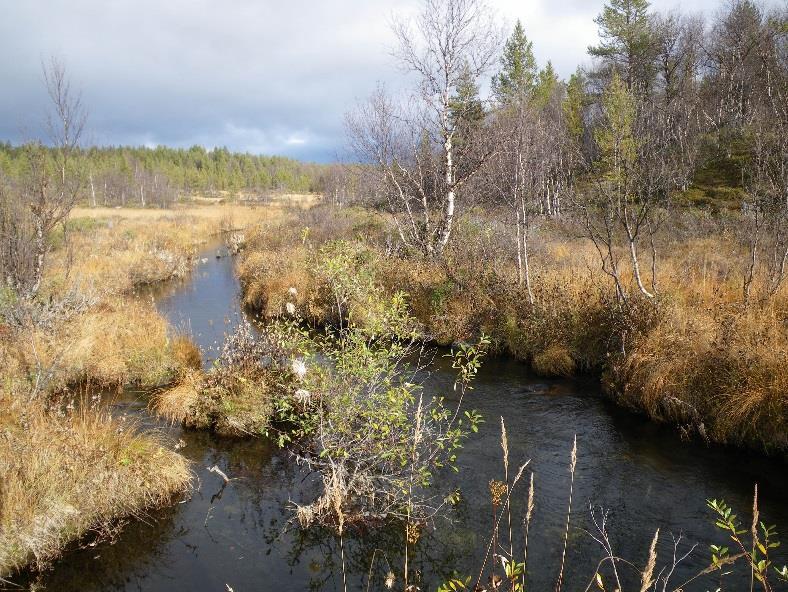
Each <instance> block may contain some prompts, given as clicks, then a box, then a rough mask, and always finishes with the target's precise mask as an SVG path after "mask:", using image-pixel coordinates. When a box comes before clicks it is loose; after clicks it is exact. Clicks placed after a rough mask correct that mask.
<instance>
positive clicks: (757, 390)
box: [610, 305, 788, 449]
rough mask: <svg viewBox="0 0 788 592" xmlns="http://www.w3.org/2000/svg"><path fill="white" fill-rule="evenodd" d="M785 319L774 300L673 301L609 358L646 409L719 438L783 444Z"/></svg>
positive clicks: (786, 434)
mask: <svg viewBox="0 0 788 592" xmlns="http://www.w3.org/2000/svg"><path fill="white" fill-rule="evenodd" d="M786 343H788V327H787V326H786V324H785V320H784V319H783V318H782V316H781V314H780V313H779V312H778V310H777V309H776V308H774V307H766V308H762V309H760V310H744V309H741V308H731V307H725V306H723V305H721V306H720V308H717V309H707V310H698V309H689V308H684V307H683V306H674V307H671V308H669V309H667V310H666V311H665V313H664V314H663V316H662V318H661V319H660V321H659V323H658V324H657V325H656V326H655V327H654V328H653V329H652V330H650V331H647V332H645V333H644V334H643V335H641V336H639V337H638V338H637V339H636V340H635V341H634V343H633V345H632V347H631V348H630V350H629V351H628V352H627V355H626V356H624V357H623V358H620V359H619V360H618V361H617V362H616V363H614V364H613V365H611V369H610V376H611V378H612V385H613V388H614V389H615V391H616V392H618V393H620V397H621V399H622V400H623V401H624V402H626V403H627V404H629V405H632V406H635V407H638V408H642V409H644V410H645V411H646V412H647V413H648V414H649V415H650V416H651V417H653V418H655V419H658V420H661V421H671V422H674V423H679V424H682V425H685V426H687V427H689V428H691V429H695V430H699V431H700V432H701V434H703V435H704V436H706V437H708V438H710V439H712V440H715V441H720V442H733V443H739V444H742V443H744V444H749V445H757V446H760V447H764V448H776V449H785V448H788V372H786V368H788V348H786Z"/></svg>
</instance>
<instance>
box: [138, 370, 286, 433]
mask: <svg viewBox="0 0 788 592" xmlns="http://www.w3.org/2000/svg"><path fill="white" fill-rule="evenodd" d="M276 388H277V385H276V384H275V380H274V379H273V377H272V376H271V375H270V373H268V372H265V371H255V372H249V371H243V370H241V369H238V368H227V369H214V370H212V372H211V373H208V374H206V373H203V372H201V371H189V372H186V373H184V375H183V376H181V378H180V379H179V380H178V382H177V383H176V384H175V385H174V386H172V387H170V388H167V389H165V390H162V391H160V392H158V393H156V394H155V395H154V396H153V397H152V399H151V404H150V408H151V411H152V412H153V413H155V414H156V415H159V416H160V417H163V418H165V419H166V420H168V421H170V422H172V423H180V424H182V425H183V426H185V427H187V428H194V429H203V430H211V431H212V432H214V433H216V434H219V435H221V436H234V437H236V436H240V437H242V436H261V435H264V434H265V433H266V430H267V429H268V427H269V423H270V420H271V415H272V413H273V396H272V393H273V391H274V390H275V389H276Z"/></svg>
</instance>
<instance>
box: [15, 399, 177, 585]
mask: <svg viewBox="0 0 788 592" xmlns="http://www.w3.org/2000/svg"><path fill="white" fill-rule="evenodd" d="M4 404H5V406H6V415H5V417H4V419H5V421H4V424H3V425H4V429H3V432H2V435H1V436H0V478H1V481H0V482H2V488H0V577H8V576H10V575H12V574H13V573H15V572H16V571H18V570H20V569H22V568H25V567H28V566H32V567H34V568H37V569H40V568H42V567H44V566H46V565H47V564H48V563H49V562H50V561H52V560H53V559H55V558H57V557H58V556H59V555H60V554H61V553H62V552H63V550H64V549H65V548H66V547H67V546H68V545H70V544H71V543H73V542H75V541H79V540H81V539H83V538H84V537H86V536H88V535H89V534H90V535H93V536H96V535H97V536H99V537H102V536H106V535H109V534H111V533H112V531H113V529H114V528H115V527H116V526H117V524H118V523H119V522H120V521H122V520H124V519H127V518H129V517H132V516H140V515H142V514H144V513H145V512H147V511H149V510H151V509H153V508H157V507H161V506H164V505H167V504H169V503H170V502H171V500H172V499H173V498H174V497H176V496H178V495H181V494H183V493H184V492H185V491H186V490H187V488H188V487H189V483H190V481H191V473H190V470H189V467H188V464H187V461H186V460H185V459H184V458H183V457H182V456H180V455H179V454H177V453H175V452H172V451H171V450H169V449H167V448H166V446H165V445H164V444H163V442H162V441H161V439H160V438H159V437H157V436H156V435H154V434H150V433H148V434H140V433H137V431H136V430H135V428H134V426H133V425H131V424H130V423H129V422H126V421H121V420H116V419H112V418H111V417H109V415H107V414H104V413H98V412H95V411H85V412H75V413H72V414H70V415H66V416H57V415H53V414H51V413H46V412H44V411H42V410H40V409H38V408H37V407H31V406H30V405H28V406H26V408H25V409H24V411H22V412H20V410H18V409H13V410H9V409H8V405H9V401H8V400H5V401H4ZM11 405H13V404H11ZM10 416H13V417H14V421H9V419H10Z"/></svg>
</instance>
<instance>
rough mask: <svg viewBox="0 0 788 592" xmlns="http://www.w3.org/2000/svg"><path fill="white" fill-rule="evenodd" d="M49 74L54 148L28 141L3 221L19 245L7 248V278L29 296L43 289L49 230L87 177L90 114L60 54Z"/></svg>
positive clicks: (7, 237)
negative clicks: (82, 148) (83, 143)
mask: <svg viewBox="0 0 788 592" xmlns="http://www.w3.org/2000/svg"><path fill="white" fill-rule="evenodd" d="M43 74H44V85H45V88H46V91H47V95H48V97H49V102H50V112H49V113H48V115H47V117H46V119H45V130H46V134H47V136H48V141H49V144H50V146H51V147H52V149H51V150H48V149H47V147H46V146H45V145H44V144H43V143H41V142H33V143H30V144H28V145H27V146H25V151H26V152H27V162H28V166H27V170H26V172H25V174H24V175H23V176H22V179H21V180H20V181H19V182H18V183H17V184H16V186H14V187H12V188H11V189H9V188H8V187H6V190H5V193H6V198H5V199H4V200H3V201H4V207H3V209H4V211H5V212H6V213H8V212H11V213H10V214H8V215H9V216H10V217H9V218H8V219H7V220H6V221H4V222H3V223H2V224H0V226H2V228H0V231H1V232H2V234H3V236H2V240H3V242H4V244H5V245H16V247H13V246H12V247H11V248H9V249H7V250H6V251H7V252H5V253H4V254H3V272H4V276H5V277H4V278H3V279H4V280H5V282H6V284H7V285H9V287H11V288H12V289H13V290H14V291H15V292H16V293H17V294H18V295H19V296H22V297H23V298H34V297H35V296H36V295H37V294H38V291H39V289H40V287H41V281H42V279H43V276H44V267H45V264H46V258H47V254H48V253H49V248H50V245H49V235H50V233H51V232H52V230H54V229H55V227H56V226H57V225H58V224H59V223H61V222H62V221H64V220H65V219H66V218H67V217H68V214H69V212H70V211H71V209H72V208H73V207H74V205H75V203H76V201H77V197H78V194H79V190H80V187H81V183H82V175H81V173H80V170H79V162H78V150H79V142H80V138H81V137H82V134H83V131H84V129H85V122H86V118H87V115H86V111H85V109H84V107H83V105H82V100H81V97H80V95H79V93H78V92H76V91H74V90H73V89H72V87H71V83H70V81H69V79H68V77H67V75H66V70H65V67H64V66H63V64H62V63H60V62H59V61H58V60H56V59H54V58H53V59H52V60H51V61H50V62H49V64H46V65H45V66H44V67H43ZM9 192H11V193H9ZM11 197H13V201H14V203H13V205H11Z"/></svg>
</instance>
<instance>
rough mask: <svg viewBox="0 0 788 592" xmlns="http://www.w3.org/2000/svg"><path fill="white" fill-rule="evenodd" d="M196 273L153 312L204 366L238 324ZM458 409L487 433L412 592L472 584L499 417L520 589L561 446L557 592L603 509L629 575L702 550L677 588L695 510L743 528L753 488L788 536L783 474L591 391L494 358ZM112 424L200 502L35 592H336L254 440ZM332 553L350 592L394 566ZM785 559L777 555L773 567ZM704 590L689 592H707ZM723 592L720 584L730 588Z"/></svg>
mask: <svg viewBox="0 0 788 592" xmlns="http://www.w3.org/2000/svg"><path fill="white" fill-rule="evenodd" d="M206 259H207V261H205V262H204V263H203V262H200V263H198V265H197V267H196V268H195V270H194V273H193V274H192V275H191V276H190V279H187V280H186V281H184V282H180V283H173V284H170V285H169V286H167V287H166V289H165V290H164V291H163V292H162V293H161V294H160V295H159V296H158V297H157V306H158V310H159V311H160V313H161V314H163V315H164V316H165V317H166V318H167V319H168V321H169V322H170V324H171V325H172V326H174V327H176V328H181V329H183V328H187V327H190V328H191V331H192V335H193V336H194V338H195V340H196V341H197V342H198V343H199V345H200V346H201V348H202V349H203V350H204V351H205V352H206V356H205V362H206V363H208V364H210V363H211V360H212V358H213V357H214V356H215V353H211V352H212V351H214V352H215V349H214V350H212V346H213V345H214V343H215V341H216V340H218V339H219V338H220V337H221V336H222V335H223V334H224V333H230V332H232V330H233V327H234V325H235V324H237V323H238V322H241V321H242V320H244V312H243V310H242V308H241V306H240V302H239V299H238V298H237V297H238V296H239V295H240V289H241V288H240V285H239V284H238V280H237V278H236V277H235V275H234V274H233V260H232V259H231V258H228V257H223V258H220V259H216V258H215V257H211V258H206ZM447 364H448V360H447V359H445V358H442V357H440V356H437V357H435V365H434V366H432V367H431V369H430V371H429V373H428V375H427V376H426V378H425V381H424V387H425V390H427V391H429V392H435V393H438V392H440V393H449V394H450V393H451V392H452V388H451V385H452V383H453V381H454V377H455V375H454V372H453V370H452V369H451V368H450V367H449V366H448V365H447ZM468 405H469V406H472V407H476V408H478V409H479V410H480V411H481V413H482V414H483V415H484V417H485V418H486V420H487V421H486V422H485V423H483V424H481V426H480V428H479V433H478V434H476V435H475V436H474V437H473V438H471V439H470V440H469V441H468V442H467V443H466V445H465V448H464V450H463V451H462V452H461V454H460V457H459V469H460V471H459V473H458V474H456V475H455V474H454V473H452V472H451V471H446V472H445V473H442V474H441V475H440V476H439V478H438V480H437V481H436V484H435V487H436V489H439V490H441V491H451V490H453V489H455V488H459V490H460V493H461V501H460V503H459V504H458V505H457V506H456V507H455V508H453V509H452V510H451V511H450V512H449V513H448V514H447V516H446V517H445V518H444V519H441V520H438V521H436V522H435V524H433V525H431V526H430V528H429V529H427V531H426V532H425V534H424V536H423V537H422V538H421V539H420V540H419V542H418V543H417V544H416V545H414V546H413V547H412V548H411V557H410V560H411V562H412V563H411V565H412V567H413V569H414V570H418V571H420V572H421V574H422V580H421V583H420V587H421V588H422V590H434V589H436V588H437V586H438V585H439V584H440V583H441V582H443V581H445V579H446V578H447V577H449V576H450V575H451V573H452V571H453V570H457V571H460V572H465V573H475V572H476V571H477V570H478V568H479V564H480V561H481V557H482V554H483V547H484V545H485V544H486V542H487V537H488V535H489V531H490V524H489V522H490V518H489V513H490V507H489V493H488V491H487V488H488V481H489V480H490V479H492V478H501V477H502V473H503V466H502V464H501V452H500V441H499V437H500V433H499V426H498V421H499V419H498V418H499V417H505V418H506V422H507V427H508V433H509V447H510V455H511V458H512V463H515V464H516V463H519V462H522V461H524V460H526V459H528V458H530V459H531V468H532V469H533V472H534V476H535V477H534V478H535V487H536V498H535V513H534V520H533V530H532V531H531V538H532V539H533V540H535V541H538V544H535V545H533V546H532V550H531V552H530V556H531V557H532V562H531V564H530V565H531V568H530V570H529V575H528V578H529V579H528V585H529V587H530V588H531V589H534V590H542V589H551V587H552V584H553V583H554V579H555V576H556V573H557V569H558V562H559V560H560V554H561V533H562V529H563V521H564V519H565V512H566V503H567V495H568V490H567V485H568V468H569V467H568V465H569V452H570V449H571V447H572V438H573V436H574V435H575V434H578V449H579V453H578V464H577V474H576V490H575V512H576V514H575V517H573V521H572V529H571V537H570V542H569V552H568V553H569V554H568V558H567V565H568V566H569V570H568V572H567V574H566V580H565V585H566V586H567V589H577V588H584V587H585V585H586V584H587V583H588V578H590V577H591V576H592V575H593V572H594V569H595V566H596V562H597V561H598V558H599V550H598V548H597V547H596V546H595V543H593V541H592V540H591V539H590V538H589V537H588V535H587V534H584V533H583V531H582V529H584V528H593V524H592V523H591V515H590V513H589V505H593V506H595V507H598V506H603V507H605V508H609V509H611V510H612V512H613V513H612V517H611V522H610V525H609V529H610V531H611V533H612V535H613V537H614V540H615V544H616V547H617V548H618V549H620V550H621V552H622V554H624V553H625V554H626V556H628V557H633V558H638V559H640V561H641V562H643V561H645V558H646V555H647V550H648V546H649V543H650V541H651V538H652V536H653V530H654V529H655V528H656V527H657V526H660V527H661V528H662V531H663V532H664V533H665V536H664V538H661V539H660V541H659V544H658V547H657V550H658V553H659V556H660V558H667V557H669V556H670V554H671V553H672V550H673V549H672V542H671V539H670V536H669V534H668V533H670V532H672V533H674V534H675V535H676V536H678V535H679V533H681V534H682V536H683V537H684V538H683V541H686V546H683V545H684V544H685V543H682V546H681V547H680V548H681V549H685V550H689V548H690V546H691V545H692V544H694V543H700V546H699V547H697V549H696V550H695V552H693V553H692V554H691V556H690V558H689V560H688V562H687V563H684V564H682V565H681V566H680V567H679V573H678V574H677V581H680V580H681V578H683V577H685V576H686V577H689V575H691V574H694V573H695V572H696V571H698V570H699V569H702V568H703V567H705V566H706V565H708V549H707V547H706V545H707V544H709V543H718V544H719V543H721V542H724V535H722V534H720V533H719V532H718V531H717V530H716V529H715V527H714V524H713V516H712V514H711V513H710V511H709V510H708V508H706V506H705V499H706V498H724V499H725V500H726V501H727V502H728V503H729V504H730V505H732V506H733V507H735V508H737V509H739V510H740V511H741V512H742V513H746V509H747V508H749V507H750V506H751V505H752V486H753V484H754V483H755V482H757V483H759V486H760V494H761V512H762V515H763V516H764V517H766V519H767V520H769V521H770V523H774V524H776V525H777V527H778V530H779V531H781V532H782V531H785V530H786V528H788V515H786V514H785V511H786V508H785V504H784V503H783V500H784V499H786V497H787V496H788V482H786V481H785V477H784V475H785V471H784V466H783V464H782V463H781V462H778V461H775V460H769V459H767V458H758V457H755V458H754V457H753V456H752V455H750V454H748V453H745V452H736V451H731V450H723V449H720V448H716V447H714V448H709V447H706V446H703V445H699V444H697V443H692V442H685V441H682V440H681V439H680V438H679V437H678V435H677V434H676V433H675V432H674V431H673V430H671V429H669V428H666V427H660V426H659V425H656V424H654V423H653V422H650V421H648V420H646V419H645V418H642V417H639V416H636V415H632V414H631V413H628V412H626V411H623V410H621V409H620V408H619V407H617V406H615V405H612V404H611V403H610V402H609V401H608V400H607V399H606V398H604V397H603V396H601V393H600V392H599V390H598V387H597V386H596V385H595V384H594V382H593V381H587V380H583V379H576V378H575V379H566V378H542V377H538V376H535V375H534V374H533V373H531V372H530V371H529V370H528V368H527V366H526V365H524V364H522V363H521V362H517V361H514V360H511V359H505V358H496V359H491V360H488V361H487V362H486V363H485V365H484V366H483V367H482V369H481V371H480V373H479V376H478V379H477V381H476V383H475V389H474V390H473V391H472V392H471V393H470V394H469V399H468ZM114 409H115V413H116V414H123V413H128V414H131V415H134V416H135V417H137V418H139V421H141V422H142V424H143V425H145V426H147V427H148V428H156V429H160V430H164V431H166V433H167V435H168V436H169V437H170V438H171V439H173V440H181V441H182V443H183V444H184V445H185V446H183V448H182V449H181V451H180V452H181V454H183V455H184V456H185V457H186V458H188V459H189V460H190V462H191V466H192V467H193V469H194V471H195V473H196V476H197V482H198V483H200V486H199V489H198V491H197V492H196V493H195V494H194V495H192V496H191V497H190V498H189V499H188V500H187V501H186V502H185V503H182V504H178V505H177V506H176V507H174V508H172V509H165V510H163V511H161V512H157V513H156V514H155V515H154V516H153V518H154V519H153V520H148V521H144V522H135V523H132V524H129V525H128V526H127V527H126V528H125V529H124V530H123V531H122V532H121V533H120V534H119V535H118V536H117V538H116V539H115V540H114V544H112V545H108V544H104V545H100V546H98V547H92V548H89V549H84V550H81V551H77V552H76V553H73V554H70V555H69V556H68V557H66V558H65V559H63V560H61V561H58V562H56V563H55V564H54V566H53V569H52V570H51V571H50V572H47V573H46V574H44V576H43V578H42V580H41V583H42V584H44V585H45V586H46V587H47V588H48V589H53V590H55V589H56V590H62V591H63V592H70V591H75V592H76V591H77V590H80V591H91V590H96V591H98V590H102V591H104V590H113V591H124V592H127V591H128V592H131V591H132V590H138V589H144V590H146V591H150V592H159V591H162V592H163V591H165V590H166V591H168V592H171V591H173V590H177V591H180V590H183V591H186V590H193V591H197V592H202V591H206V592H208V591H209V590H217V589H222V588H224V587H226V586H228V585H229V586H230V587H231V588H232V589H233V590H236V591H241V590H252V589H258V588H259V587H260V585H261V583H262V582H272V583H273V582H275V585H276V588H277V589H278V590H283V591H293V592H295V591H300V590H304V589H307V588H312V589H316V590H325V591H335V590H342V573H341V569H340V564H339V545H338V540H337V539H336V537H335V535H334V533H332V532H331V531H328V530H324V529H321V528H314V527H313V528H310V529H308V530H302V529H301V528H300V527H299V526H298V524H297V523H296V522H295V520H294V513H293V508H292V502H298V503H306V502H308V501H309V500H310V499H312V498H313V496H314V495H316V493H317V492H318V491H319V483H316V482H315V481H314V479H310V478H309V476H308V474H306V473H305V472H304V471H303V469H302V468H300V467H298V466H296V465H294V464H293V463H292V459H291V458H290V457H289V455H288V453H287V452H286V451H283V450H279V449H277V448H276V447H274V446H273V445H272V444H271V443H270V442H268V441H267V440H264V439H260V438H257V439H246V440H238V439H235V438H231V439H227V438H221V437H217V436H214V435H211V434H209V433H205V432H201V431H192V430H183V429H182V428H180V427H179V426H169V424H167V423H166V422H164V423H162V422H160V421H159V420H157V419H156V418H153V417H151V416H150V415H149V414H148V411H147V409H148V395H147V393H144V392H134V391H126V392H125V393H124V394H123V395H122V396H119V397H118V398H117V399H116V401H115V402H114ZM214 466H216V467H218V468H219V469H220V470H221V471H222V472H223V473H225V474H226V475H227V476H228V477H229V478H230V479H231V481H230V482H229V483H227V484H225V483H224V482H223V479H222V478H221V477H220V476H219V475H218V474H217V473H215V472H213V471H211V470H210V469H211V468H212V467H214ZM677 500H680V503H677ZM525 503H526V494H525V490H520V491H519V494H518V495H517V496H515V498H514V499H513V512H519V511H520V510H522V509H523V506H524V505H525ZM517 528H519V527H517ZM345 551H346V556H347V569H348V589H354V590H361V589H366V586H367V583H368V578H369V576H370V574H371V577H372V580H371V589H382V588H383V586H384V580H385V578H386V576H387V573H388V571H389V570H390V569H392V568H393V569H395V570H396V569H398V568H399V566H401V564H402V560H403V557H402V543H401V533H399V532H398V531H397V530H391V529H386V528H381V529H371V530H350V531H349V532H348V534H347V537H346V539H345ZM780 551H782V550H780ZM783 557H784V555H780V554H777V555H775V557H774V561H775V563H778V562H779V561H780V560H781V559H782V558H783ZM625 577H626V578H628V579H631V578H634V577H635V576H634V573H633V574H627V575H626V576H625ZM715 577H716V576H715ZM715 577H713V578H710V579H709V580H700V581H698V582H696V584H697V586H696V588H692V587H689V588H687V589H688V590H694V589H698V590H706V589H708V588H709V587H710V586H711V585H713V584H714V583H715V581H716V580H715ZM744 579H745V580H746V579H747V577H746V576H745V578H744ZM736 582H739V580H730V585H732V586H734V588H733V589H736V588H735V585H736ZM742 585H747V584H746V583H743V584H742Z"/></svg>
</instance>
